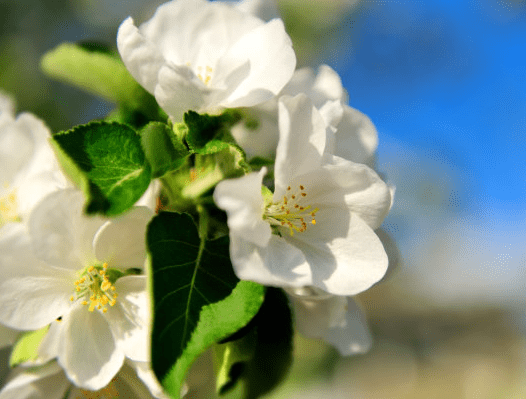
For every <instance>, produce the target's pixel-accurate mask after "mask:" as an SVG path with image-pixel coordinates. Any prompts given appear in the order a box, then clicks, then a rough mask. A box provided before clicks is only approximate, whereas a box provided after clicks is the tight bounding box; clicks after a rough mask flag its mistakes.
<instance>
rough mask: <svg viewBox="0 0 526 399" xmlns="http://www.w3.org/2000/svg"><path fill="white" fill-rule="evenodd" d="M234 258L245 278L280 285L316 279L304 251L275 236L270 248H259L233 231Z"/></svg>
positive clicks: (290, 284) (297, 284)
mask: <svg viewBox="0 0 526 399" xmlns="http://www.w3.org/2000/svg"><path fill="white" fill-rule="evenodd" d="M230 258H231V259H232V265H233V266H234V271H235V273H236V275H237V277H238V278H240V279H241V280H249V281H255V282H257V283H260V284H264V285H271V286H277V287H301V286H304V285H309V284H310V283H311V281H312V273H311V269H310V267H309V265H308V264H307V262H306V260H305V256H304V255H303V253H302V252H301V251H300V250H299V249H298V248H296V247H294V246H292V245H290V244H289V243H287V242H286V241H285V240H283V239H282V238H280V237H278V236H275V235H272V236H271V237H270V241H269V243H268V245H267V246H266V247H259V246H257V245H255V244H253V243H251V242H248V241H246V240H244V238H243V237H242V236H237V235H232V234H231V235H230Z"/></svg>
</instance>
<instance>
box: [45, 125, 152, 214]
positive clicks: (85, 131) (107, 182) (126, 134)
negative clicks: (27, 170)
mask: <svg viewBox="0 0 526 399" xmlns="http://www.w3.org/2000/svg"><path fill="white" fill-rule="evenodd" d="M53 140H54V141H55V143H56V144H55V145H56V146H58V147H59V148H60V151H59V154H60V156H59V159H60V160H61V161H63V165H64V166H65V169H66V171H68V170H69V172H70V174H71V175H73V180H74V181H75V182H77V183H79V182H80V186H81V188H82V189H83V190H84V192H85V195H86V197H87V204H86V212H87V213H88V214H94V213H100V214H103V215H106V216H114V215H118V214H120V213H122V212H124V211H126V210H127V209H129V208H130V207H132V206H133V204H135V202H137V200H138V199H139V198H140V197H141V195H142V194H143V193H144V192H145V191H146V189H147V188H148V185H149V184H150V180H151V172H150V166H149V165H148V162H147V161H146V158H145V156H144V153H143V150H142V148H141V139H140V137H139V135H137V133H136V132H135V131H134V130H133V129H132V128H130V127H128V126H126V125H120V124H117V123H107V122H91V123H88V124H87V125H80V126H77V127H75V128H73V129H72V130H69V131H67V132H62V133H58V134H55V135H54V136H53Z"/></svg>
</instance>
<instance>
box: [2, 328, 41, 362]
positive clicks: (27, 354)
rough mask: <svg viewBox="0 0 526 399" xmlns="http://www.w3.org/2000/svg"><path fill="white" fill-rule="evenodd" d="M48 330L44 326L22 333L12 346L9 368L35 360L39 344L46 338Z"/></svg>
mask: <svg viewBox="0 0 526 399" xmlns="http://www.w3.org/2000/svg"><path fill="white" fill-rule="evenodd" d="M48 330H49V326H46V327H43V328H41V329H40V330H36V331H28V332H25V333H23V334H22V336H21V337H20V338H18V340H17V341H16V343H15V345H14V346H13V351H12V352H11V357H10V358H9V366H10V367H15V366H18V365H19V364H21V363H24V362H28V361H31V360H35V359H36V358H37V357H38V348H39V346H40V343H41V342H42V340H43V339H44V337H45V336H46V333H47V331H48Z"/></svg>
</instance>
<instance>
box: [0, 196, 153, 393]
mask: <svg viewBox="0 0 526 399" xmlns="http://www.w3.org/2000/svg"><path fill="white" fill-rule="evenodd" d="M83 205H84V197H83V195H82V193H81V192H78V191H76V190H61V191H57V192H55V193H52V194H50V195H48V196H47V197H46V198H44V199H43V200H42V201H41V202H40V203H39V204H38V205H37V206H36V207H35V208H34V210H33V211H32V213H31V216H30V218H29V221H28V226H29V229H27V228H26V227H25V226H24V225H23V224H21V223H10V224H8V225H6V226H4V227H3V231H5V234H2V235H0V264H1V265H2V267H1V268H0V323H2V324H5V325H7V326H9V327H11V328H16V329H19V330H37V329H40V328H43V327H45V326H48V325H49V330H48V332H47V334H46V336H45V337H44V339H43V341H42V342H41V344H40V346H39V356H40V357H42V358H44V359H46V360H47V359H54V358H57V360H58V363H59V364H60V365H61V366H62V368H63V369H64V371H65V373H66V374H67V376H68V378H69V379H70V380H71V381H73V382H74V384H75V385H77V386H79V387H81V388H84V389H89V390H98V389H101V388H102V387H104V386H106V385H107V384H108V383H109V382H110V381H111V379H112V378H113V376H114V375H115V374H116V373H117V371H118V370H119V369H120V367H121V366H122V364H123V362H124V359H125V358H130V359H132V360H134V361H147V360H148V359H149V354H148V340H149V305H148V295H147V293H146V277H145V275H144V274H143V273H142V269H143V266H144V262H145V260H146V245H145V240H144V237H145V234H146V225H147V224H148V222H149V221H150V219H151V218H152V217H153V215H154V214H153V211H151V210H150V209H148V208H146V207H135V208H133V209H131V210H130V211H129V212H127V213H126V214H124V215H123V216H121V217H118V218H114V219H112V220H110V221H108V220H105V219H103V218H100V217H87V216H85V215H84V214H83ZM28 230H29V233H28ZM117 292H118V293H119V296H118V297H117Z"/></svg>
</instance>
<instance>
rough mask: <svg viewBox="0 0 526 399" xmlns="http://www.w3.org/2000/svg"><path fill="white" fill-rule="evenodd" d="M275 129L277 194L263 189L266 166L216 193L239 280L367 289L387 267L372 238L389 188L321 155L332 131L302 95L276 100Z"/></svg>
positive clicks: (343, 291) (336, 290)
mask: <svg viewBox="0 0 526 399" xmlns="http://www.w3.org/2000/svg"><path fill="white" fill-rule="evenodd" d="M279 129H280V130H279V132H280V139H279V143H278V146H277V151H276V162H275V167H274V193H272V194H271V193H270V192H269V190H268V189H267V188H264V189H263V191H262V183H263V177H264V176H265V174H266V173H267V170H266V169H265V168H263V169H262V170H261V171H259V172H254V173H250V174H248V175H245V176H243V177H240V178H237V179H231V180H225V181H222V182H220V183H219V184H218V185H217V187H216V189H215V191H214V200H215V202H216V204H217V206H218V207H219V208H221V209H223V210H224V211H226V213H227V216H228V220H227V223H228V227H229V231H230V257H231V260H232V264H233V266H234V270H235V272H236V274H237V276H238V277H239V278H240V279H242V280H251V281H256V282H259V283H261V284H265V285H273V286H282V287H303V286H314V287H317V288H319V289H321V290H324V291H325V292H328V293H329V294H334V295H354V294H357V293H359V292H361V291H363V290H365V289H367V288H369V287H370V286H371V285H372V284H374V283H375V282H377V281H378V280H380V278H382V276H383V275H384V274H385V271H386V269H387V255H386V253H385V251H384V248H383V246H382V243H381V241H380V239H379V238H378V237H377V235H376V234H375V232H374V229H376V228H378V227H379V225H380V224H381V222H382V220H383V218H384V217H385V216H386V214H387V212H388V210H389V207H390V204H391V194H390V191H389V189H388V187H387V185H386V184H385V183H384V182H383V181H382V180H381V179H380V178H379V177H378V175H377V174H376V173H375V172H374V171H373V170H372V169H370V168H369V167H368V166H366V165H362V164H357V163H353V162H351V161H348V160H345V159H343V158H340V157H337V156H334V155H332V154H330V153H327V152H326V148H327V145H326V142H327V137H328V133H327V131H328V129H330V126H328V125H327V124H326V122H325V120H324V119H323V118H322V116H321V115H320V113H319V112H318V110H317V109H316V108H315V107H314V106H313V105H312V103H311V101H310V100H309V99H308V98H307V97H306V96H305V95H298V96H296V97H288V96H284V97H282V98H281V99H280V101H279ZM270 197H271V198H270Z"/></svg>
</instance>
